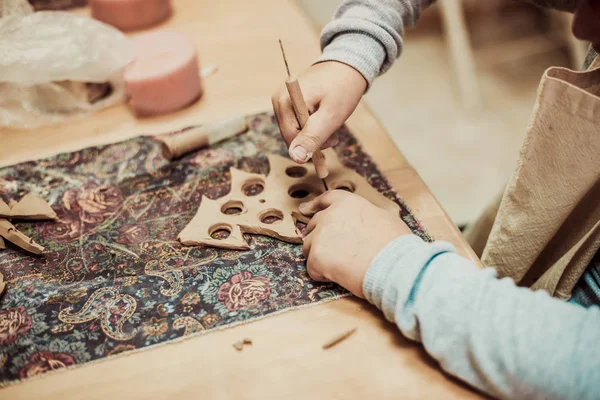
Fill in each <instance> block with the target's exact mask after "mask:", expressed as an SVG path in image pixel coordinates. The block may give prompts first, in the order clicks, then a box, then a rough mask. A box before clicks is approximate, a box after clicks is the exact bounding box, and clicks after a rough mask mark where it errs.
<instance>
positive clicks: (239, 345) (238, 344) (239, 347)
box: [233, 340, 244, 351]
mask: <svg viewBox="0 0 600 400" xmlns="http://www.w3.org/2000/svg"><path fill="white" fill-rule="evenodd" d="M233 348H234V349H236V350H237V351H242V350H243V348H244V342H242V341H241V340H238V341H237V342H235V343H234V344H233Z"/></svg>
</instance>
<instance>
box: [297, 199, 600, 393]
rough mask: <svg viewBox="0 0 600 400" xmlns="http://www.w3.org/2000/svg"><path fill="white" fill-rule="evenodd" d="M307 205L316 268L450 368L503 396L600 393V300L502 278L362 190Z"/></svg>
mask: <svg viewBox="0 0 600 400" xmlns="http://www.w3.org/2000/svg"><path fill="white" fill-rule="evenodd" d="M300 212H302V213H303V214H305V215H307V216H312V218H311V220H310V222H309V223H308V225H307V228H306V232H307V236H306V237H305V238H304V245H303V253H304V255H305V256H306V257H307V271H308V273H309V275H310V276H311V277H312V278H313V279H315V280H320V281H323V280H324V281H333V282H336V283H338V284H340V285H342V286H343V287H345V288H346V289H348V290H350V291H351V292H352V293H354V294H355V295H357V296H359V297H365V298H366V299H367V300H369V301H370V302H371V303H373V304H374V305H375V306H377V307H378V308H380V309H381V310H382V311H383V312H384V314H385V316H386V318H387V319H389V320H390V321H393V322H395V323H396V324H397V325H398V327H399V328H400V330H401V331H402V333H403V334H404V335H405V336H407V337H408V338H410V339H413V340H416V341H419V342H422V343H423V345H424V346H425V349H426V350H427V352H428V353H429V354H430V355H431V356H432V357H433V358H435V359H436V360H437V361H439V363H440V365H441V366H442V368H443V369H444V370H446V371H447V372H449V373H450V374H452V375H455V376H457V377H459V378H460V379H462V380H464V381H465V382H467V383H469V384H471V385H473V386H475V387H477V388H479V389H481V390H483V391H485V392H487V393H489V394H491V395H493V396H495V397H499V398H511V399H515V398H518V399H592V398H595V399H598V398H600V346H599V345H598V341H599V339H600V309H598V307H591V308H589V309H585V308H583V307H580V306H577V305H573V304H568V303H565V302H563V301H560V300H557V299H554V298H551V297H550V296H548V294H546V293H545V292H541V291H538V292H533V291H531V290H529V289H525V288H518V287H515V285H514V283H513V281H512V280H511V279H501V280H498V279H496V277H495V275H494V271H493V270H492V269H485V270H480V269H478V268H476V267H475V266H474V265H473V263H472V262H471V261H469V260H466V259H464V258H462V257H460V256H459V255H457V254H456V252H455V250H454V248H453V247H452V245H450V244H449V243H444V242H435V243H425V242H423V241H422V240H421V239H419V238H418V237H416V236H414V235H411V234H410V230H409V229H408V227H407V226H406V225H405V224H404V223H403V222H402V220H401V219H400V218H397V217H395V218H394V217H393V216H391V215H390V214H389V212H387V211H384V210H382V209H380V208H378V207H375V206H374V205H373V204H371V203H369V202H368V201H367V200H365V199H364V198H362V197H360V196H357V195H355V194H351V193H348V192H345V191H339V190H331V191H328V192H327V193H325V194H323V195H321V196H319V197H317V198H316V199H314V200H312V201H310V202H308V203H306V204H303V205H301V206H300Z"/></svg>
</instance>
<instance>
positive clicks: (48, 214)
mask: <svg viewBox="0 0 600 400" xmlns="http://www.w3.org/2000/svg"><path fill="white" fill-rule="evenodd" d="M8 218H14V219H24V220H36V221H39V220H46V219H57V215H56V213H55V212H54V210H53V209H52V207H50V205H49V204H48V203H46V201H45V200H44V199H42V198H41V197H38V196H35V195H33V194H26V195H25V196H23V198H22V199H21V200H20V201H18V202H17V201H15V200H13V199H11V200H9V202H8V205H7V204H6V203H5V202H4V201H2V200H0V249H4V248H6V245H5V243H4V240H3V238H4V239H6V240H8V241H9V242H11V243H14V244H15V245H17V246H19V247H20V248H22V249H23V250H26V251H28V252H30V253H33V254H41V253H42V252H43V251H44V247H42V246H40V245H39V244H37V243H35V242H34V241H33V239H31V238H29V237H28V236H26V235H25V234H23V233H22V232H19V231H18V230H17V228H15V226H14V225H13V224H11V223H10V222H9V221H8Z"/></svg>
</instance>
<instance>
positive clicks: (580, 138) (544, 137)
mask: <svg viewBox="0 0 600 400" xmlns="http://www.w3.org/2000/svg"><path fill="white" fill-rule="evenodd" d="M599 66H600V62H599V60H598V59H596V60H595V62H594V64H593V65H592V67H591V68H590V69H589V70H588V71H586V72H574V71H571V70H568V69H565V68H550V69H548V70H547V71H546V72H545V73H544V76H543V77H542V81H541V83H540V87H539V89H538V96H537V100H536V105H535V108H534V111H533V117H532V120H531V123H530V125H529V127H528V131H527V135H526V137H525V141H524V143H523V147H522V148H521V155H520V159H519V162H518V165H517V169H516V171H515V172H514V174H513V176H512V178H511V179H510V181H509V183H508V185H507V187H506V189H505V190H504V194H503V195H502V196H499V197H498V198H497V199H496V201H495V202H494V203H493V204H492V205H491V206H490V207H488V209H487V210H486V211H485V212H484V214H483V215H482V216H481V217H480V218H479V220H478V221H477V222H475V223H474V224H473V226H471V227H469V229H468V230H467V232H466V233H465V236H466V237H467V239H468V240H469V242H470V243H471V245H472V246H473V248H474V250H475V251H476V252H478V253H479V254H481V252H482V251H483V254H482V257H481V258H482V261H483V263H484V265H486V266H489V267H493V268H495V269H496V270H497V271H498V275H499V276H500V277H506V276H508V277H511V278H513V279H514V280H515V282H516V283H517V284H518V285H520V286H528V287H531V288H532V289H543V290H546V291H547V292H549V293H550V294H551V295H553V296H556V297H559V298H563V299H566V298H569V297H570V295H571V290H572V289H573V286H574V285H575V283H576V282H577V281H578V280H579V278H580V277H581V275H582V274H583V273H584V271H585V269H586V268H587V266H588V265H589V263H590V260H591V258H592V257H593V256H594V254H595V253H596V251H597V250H598V248H600V68H597V67H599ZM594 68H596V69H594ZM492 224H493V226H492ZM484 244H485V248H484Z"/></svg>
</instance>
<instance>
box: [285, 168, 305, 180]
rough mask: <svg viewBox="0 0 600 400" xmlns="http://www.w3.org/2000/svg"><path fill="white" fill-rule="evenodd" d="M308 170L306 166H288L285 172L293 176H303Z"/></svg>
mask: <svg viewBox="0 0 600 400" xmlns="http://www.w3.org/2000/svg"><path fill="white" fill-rule="evenodd" d="M307 172H308V171H307V170H306V168H304V167H287V168H286V169H285V173H286V175H287V176H290V177H292V178H302V177H303V176H304V175H306V173H307Z"/></svg>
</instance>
